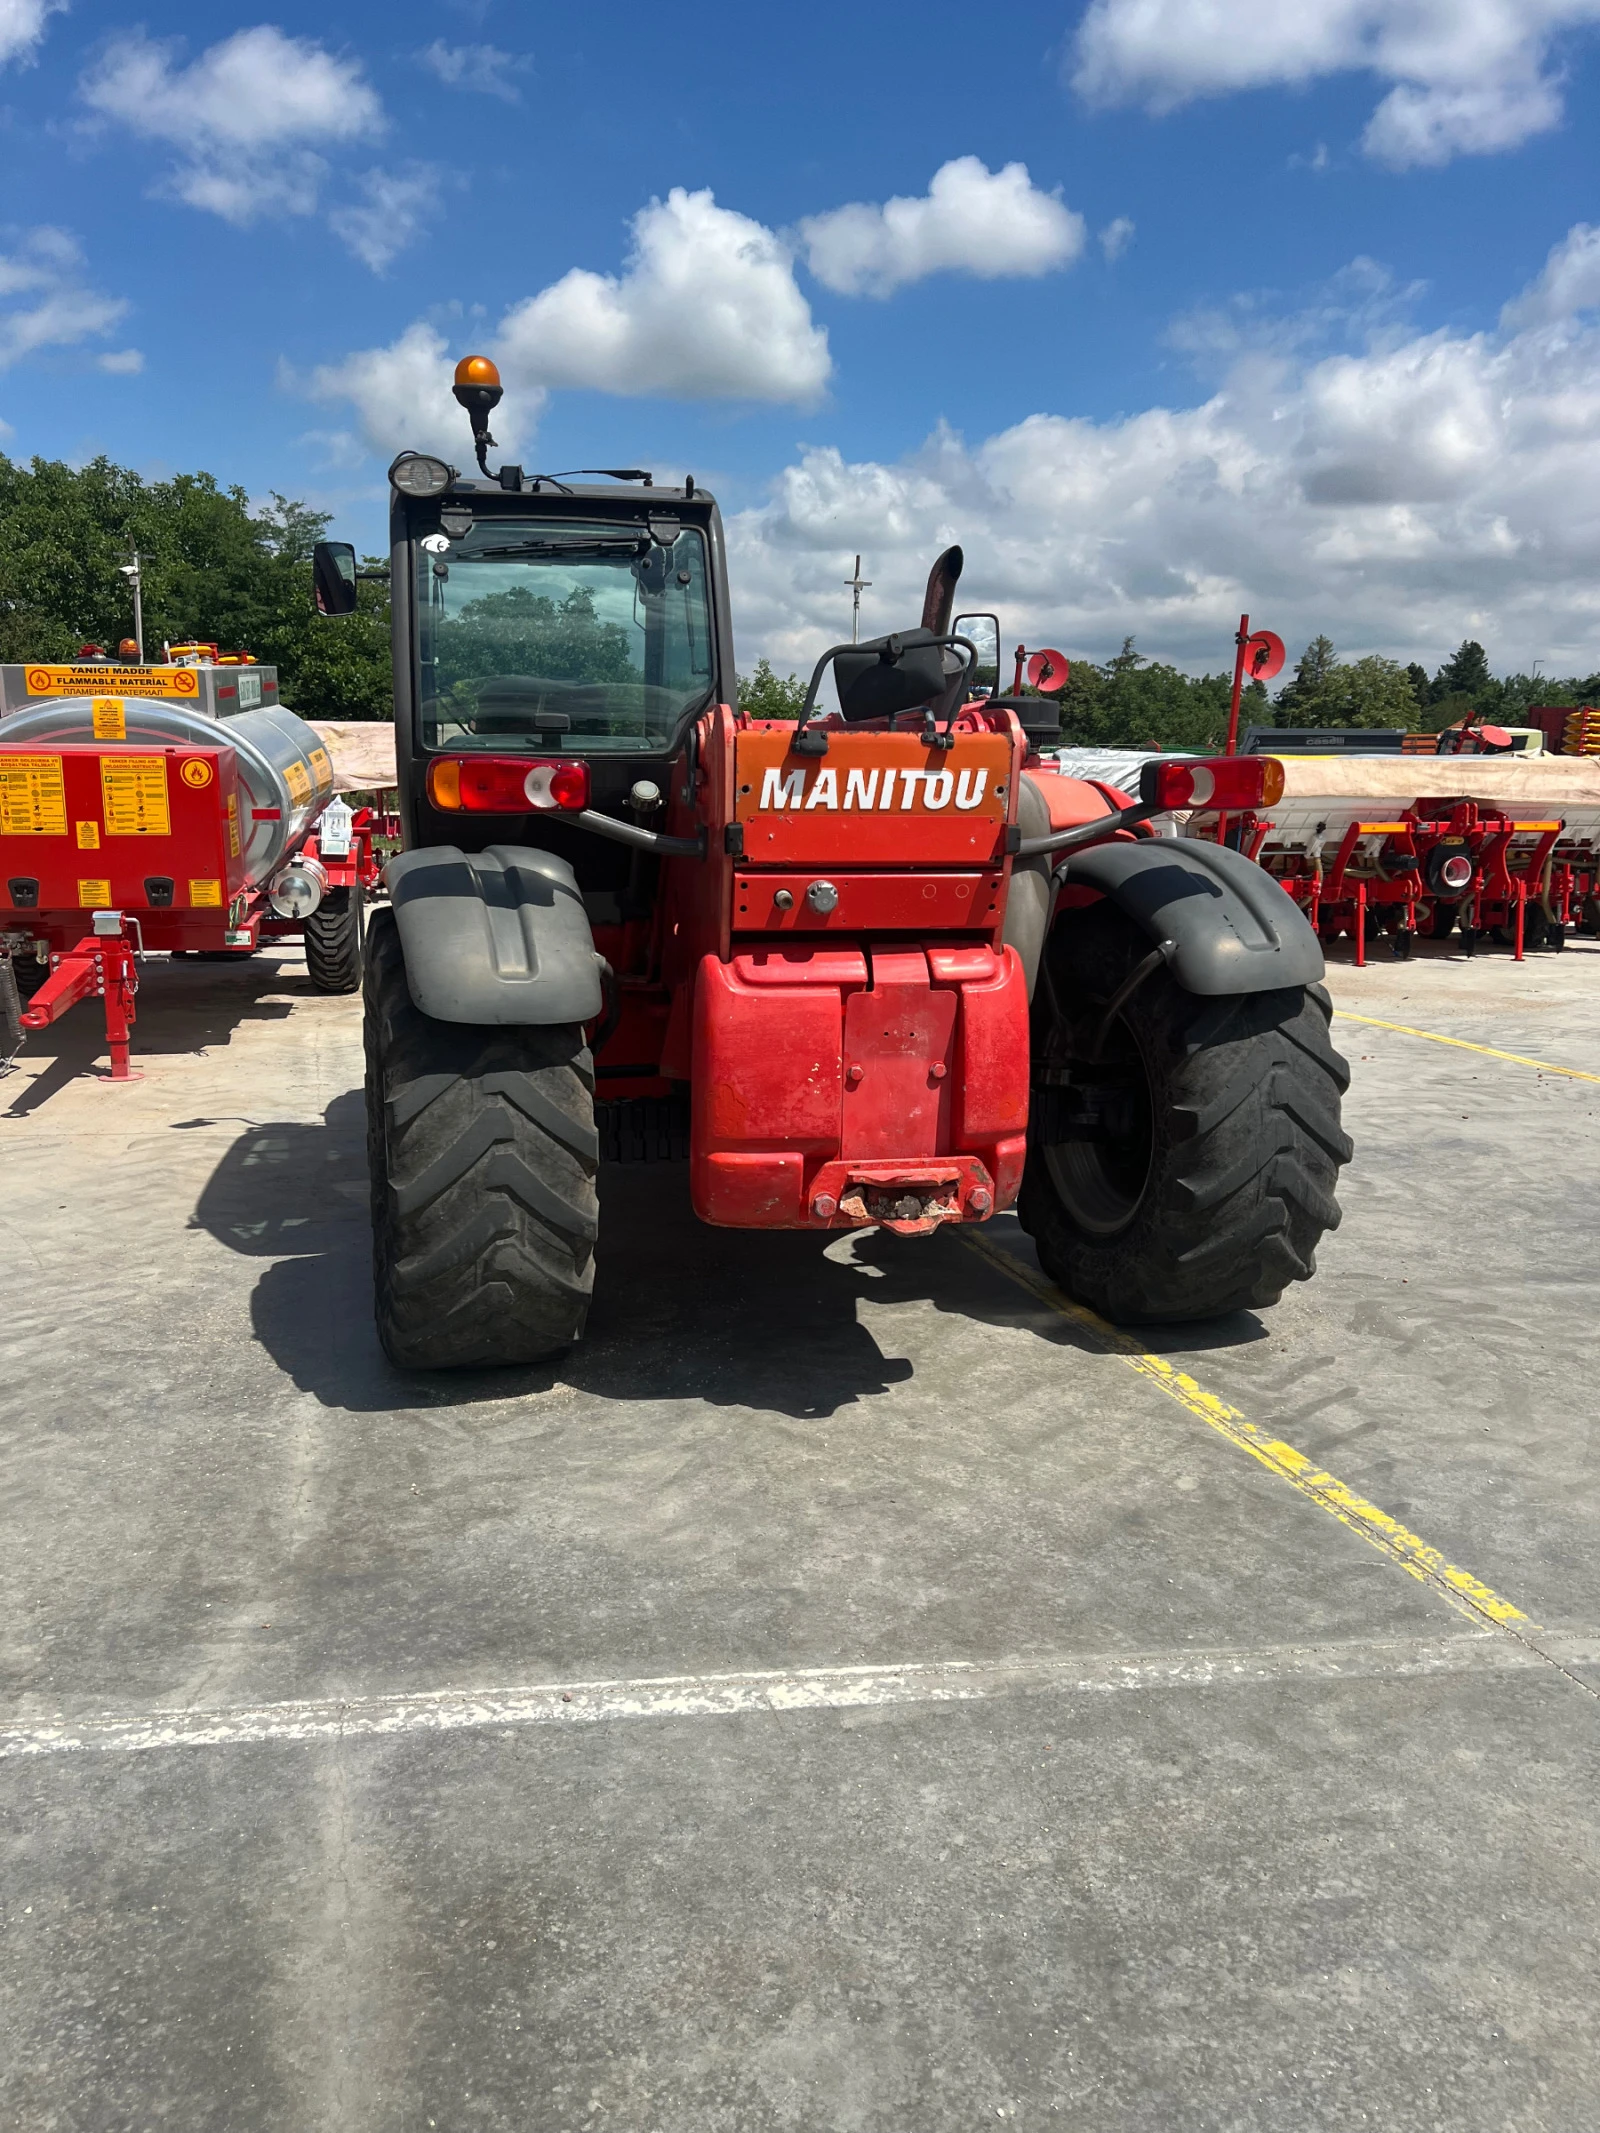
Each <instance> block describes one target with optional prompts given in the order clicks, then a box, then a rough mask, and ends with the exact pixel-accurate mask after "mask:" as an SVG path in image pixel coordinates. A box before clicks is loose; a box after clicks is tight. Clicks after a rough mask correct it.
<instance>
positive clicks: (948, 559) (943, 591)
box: [922, 548, 966, 637]
mask: <svg viewBox="0 0 1600 2133" xmlns="http://www.w3.org/2000/svg"><path fill="white" fill-rule="evenodd" d="M965 561H966V557H965V556H964V555H963V554H962V553H961V550H960V549H959V548H947V549H946V550H945V552H944V554H943V555H942V556H940V558H939V560H938V561H937V562H936V563H935V564H934V566H933V568H932V570H930V571H929V572H928V590H927V591H926V592H925V593H924V594H923V597H922V627H923V628H924V629H925V630H932V632H933V634H934V635H935V636H936V637H947V636H948V635H949V634H950V617H951V616H952V615H953V614H954V613H955V607H956V580H957V579H958V578H959V577H960V575H961V566H962V565H963V563H965Z"/></svg>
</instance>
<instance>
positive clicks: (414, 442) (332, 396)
mask: <svg viewBox="0 0 1600 2133" xmlns="http://www.w3.org/2000/svg"><path fill="white" fill-rule="evenodd" d="M455 360H456V359H455V357H454V356H453V355H452V354H451V353H450V344H449V343H448V341H447V340H446V339H445V337H444V335H443V334H442V333H440V332H439V331H438V329H437V328H436V327H433V326H429V325H425V324H424V323H422V321H420V320H419V321H418V322H417V324H416V325H414V326H408V327H407V328H406V330H405V332H404V333H402V334H401V336H400V338H399V339H398V340H397V341H393V342H391V343H390V345H389V346H388V347H387V348H364V349H360V350H358V351H357V352H356V353H355V354H354V355H348V356H346V357H345V359H344V361H343V362H342V363H326V364H323V365H322V366H321V367H320V368H318V369H317V370H314V371H313V372H312V374H311V376H310V378H309V379H308V380H305V381H304V382H302V381H301V380H299V379H297V378H295V377H294V375H293V374H292V373H291V372H288V371H285V372H283V373H282V376H281V382H282V383H283V385H284V386H285V387H286V388H288V389H289V390H290V391H300V392H303V393H304V394H305V395H306V397H307V398H308V399H312V400H316V401H318V402H320V403H321V404H322V405H323V406H325V407H338V406H349V407H351V408H353V409H354V410H355V416H356V424H357V427H358V429H359V431H360V433H361V437H362V439H363V441H364V442H365V444H366V445H367V447H368V449H369V450H371V451H374V452H377V453H379V454H380V455H381V456H382V457H383V458H385V459H388V458H392V457H393V455H394V454H395V453H396V452H398V451H402V450H404V449H405V448H406V447H408V446H409V447H410V448H411V449H412V450H414V451H419V452H437V453H439V454H440V455H441V457H443V458H445V459H447V460H449V461H450V463H451V464H452V465H453V466H458V467H467V468H470V467H471V465H472V442H471V439H472V432H471V429H470V428H469V426H468V423H467V418H466V416H465V415H464V414H463V413H462V411H461V409H460V408H459V407H458V406H457V404H456V402H455V399H454V398H453V397H452V394H451V389H450V388H451V384H452V382H453V379H454V375H455ZM543 403H544V395H543V393H540V392H537V391H533V392H527V391H524V392H522V393H520V394H517V395H508V396H507V398H506V400H505V401H504V402H502V404H501V406H500V407H499V408H498V409H496V411H495V414H494V416H493V418H492V419H491V422H490V427H491V429H492V430H493V431H494V434H495V437H496V438H497V439H498V441H499V444H500V447H501V449H502V450H503V451H505V452H506V453H508V454H509V453H513V452H515V451H516V450H517V449H518V448H519V446H520V445H521V443H522V441H523V439H524V437H525V436H526V435H527V434H528V433H529V432H530V431H531V429H532V426H533V424H534V422H535V421H536V419H537V417H538V413H539V410H540V408H541V406H542V405H543ZM333 435H334V437H335V438H338V439H340V440H341V442H342V440H343V435H344V433H342V432H334V433H333ZM321 441H323V442H324V443H326V442H327V439H326V437H325V436H324V437H323V438H322V440H321Z"/></svg>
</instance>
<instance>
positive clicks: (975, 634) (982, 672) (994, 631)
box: [952, 615, 1000, 696]
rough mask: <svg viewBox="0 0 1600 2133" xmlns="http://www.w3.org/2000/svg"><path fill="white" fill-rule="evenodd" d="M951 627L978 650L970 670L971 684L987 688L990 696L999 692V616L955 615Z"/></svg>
mask: <svg viewBox="0 0 1600 2133" xmlns="http://www.w3.org/2000/svg"><path fill="white" fill-rule="evenodd" d="M952 627H953V628H954V630H955V634H956V635H957V636H958V637H967V638H970V639H971V641H972V642H973V644H974V645H976V647H977V651H978V663H977V665H976V666H975V667H974V668H973V671H972V686H973V688H975V689H987V690H988V691H989V693H990V695H991V696H998V695H999V694H1000V617H999V616H998V615H957V617H956V619H955V622H954V624H953V625H952Z"/></svg>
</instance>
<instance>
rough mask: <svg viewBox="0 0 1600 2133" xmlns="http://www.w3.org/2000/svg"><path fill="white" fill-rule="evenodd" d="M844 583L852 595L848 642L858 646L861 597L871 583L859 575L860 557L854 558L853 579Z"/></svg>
mask: <svg viewBox="0 0 1600 2133" xmlns="http://www.w3.org/2000/svg"><path fill="white" fill-rule="evenodd" d="M844 582H845V583H846V585H848V586H849V588H850V590H851V593H852V594H853V595H854V597H853V598H852V600H851V602H850V642H851V643H852V644H859V643H860V642H861V595H862V594H863V593H864V592H865V591H866V589H867V587H868V586H869V585H870V584H871V583H872V580H871V579H870V578H864V577H863V576H862V575H861V558H860V556H857V557H856V574H855V576H854V577H853V578H846V579H845V581H844Z"/></svg>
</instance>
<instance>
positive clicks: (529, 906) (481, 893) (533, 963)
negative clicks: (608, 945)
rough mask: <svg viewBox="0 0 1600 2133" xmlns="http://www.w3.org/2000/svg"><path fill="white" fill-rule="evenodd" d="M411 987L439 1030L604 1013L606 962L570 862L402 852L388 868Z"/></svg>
mask: <svg viewBox="0 0 1600 2133" xmlns="http://www.w3.org/2000/svg"><path fill="white" fill-rule="evenodd" d="M383 878H384V880H385V882H386V883H387V884H388V889H389V897H390V901H391V902H392V903H393V905H394V915H395V923H396V925H397V926H398V927H399V929H400V946H401V949H402V951H403V953H404V955H405V965H406V984H407V985H408V986H409V987H410V990H411V997H412V999H413V1000H414V1001H415V1002H416V1004H417V1006H418V1007H419V1008H420V1009H421V1010H422V1012H423V1013H424V1014H425V1015H432V1016H433V1017H434V1019H435V1020H436V1021H439V1022H478V1023H490V1024H494V1023H501V1024H504V1023H512V1024H530V1023H531V1024H537V1025H546V1024H549V1023H554V1022H589V1021H592V1020H593V1019H594V1017H595V1016H596V1015H598V1014H599V1012H600V1005H601V988H600V962H599V958H598V957H597V955H596V954H595V946H594V936H593V934H592V933H591V932H590V931H589V919H588V914H587V913H586V912H585V910H584V908H583V898H582V897H581V896H580V895H579V893H578V884H577V879H576V877H575V876H574V874H573V871H572V869H571V867H569V866H568V864H567V862H566V861H565V860H564V859H557V858H556V856H555V854H554V853H553V852H539V851H535V850H533V849H532V848H531V847H530V846H527V845H520V844H491V845H490V846H489V848H488V850H487V851H483V852H459V851H457V850H456V848H455V846H454V845H453V844H436V845H427V846H424V847H423V848H422V849H421V850H419V851H415V852H401V853H400V854H399V855H398V857H396V858H394V859H391V860H390V861H389V863H388V865H387V866H386V867H385V868H384V870H383Z"/></svg>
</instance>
